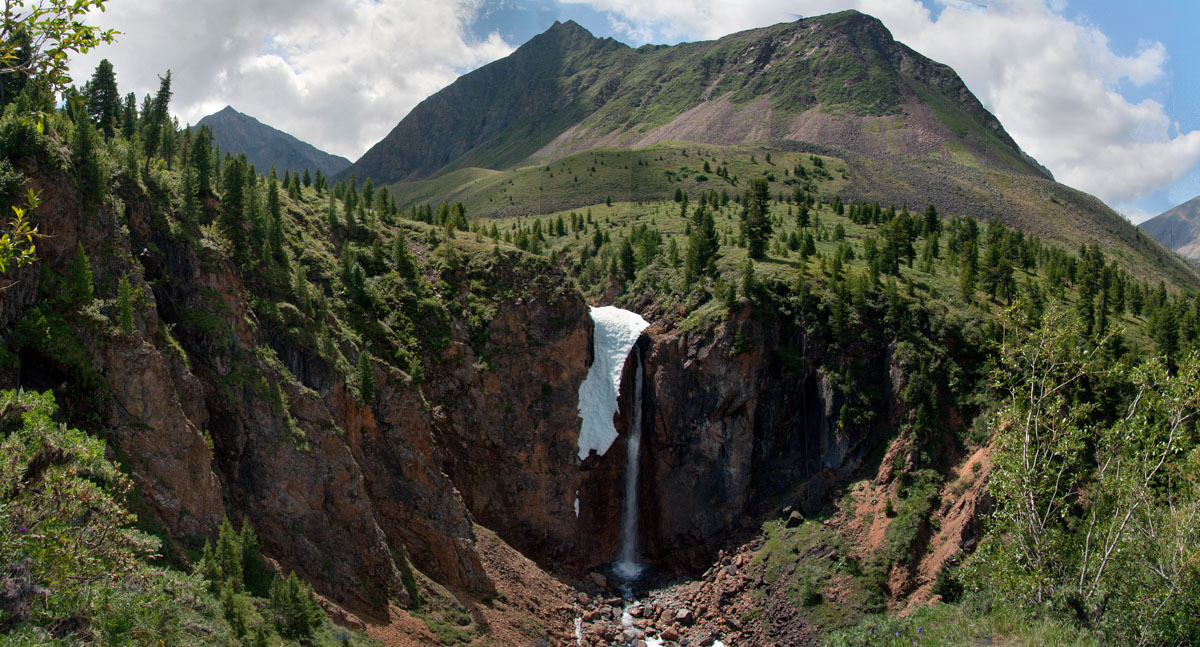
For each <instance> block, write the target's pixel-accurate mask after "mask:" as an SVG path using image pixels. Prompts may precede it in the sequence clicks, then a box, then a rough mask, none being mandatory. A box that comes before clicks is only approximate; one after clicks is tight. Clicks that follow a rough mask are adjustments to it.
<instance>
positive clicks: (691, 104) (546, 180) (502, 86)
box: [340, 11, 1200, 288]
mask: <svg viewBox="0 0 1200 647" xmlns="http://www.w3.org/2000/svg"><path fill="white" fill-rule="evenodd" d="M688 148H691V149H693V150H695V149H697V148H701V149H703V150H705V151H709V152H712V153H714V154H715V156H716V157H717V158H718V159H720V160H725V159H729V160H730V161H731V163H732V164H734V165H737V164H738V162H737V161H736V159H742V160H748V159H750V156H751V155H753V154H756V158H757V159H758V160H759V161H764V160H765V157H766V155H767V154H768V153H770V152H772V151H774V153H775V155H776V156H777V157H778V156H779V155H780V154H781V153H804V154H807V153H815V154H820V155H826V156H829V157H832V158H836V159H838V160H839V161H838V162H837V164H836V165H837V166H838V167H839V168H841V169H842V172H841V173H840V174H838V177H839V178H841V179H842V180H844V181H843V182H840V183H838V184H836V185H834V186H833V187H830V188H831V189H832V190H834V191H836V193H837V195H838V196H840V197H841V198H842V199H843V200H847V201H851V200H853V201H860V202H880V203H882V204H884V205H887V204H894V205H896V206H902V205H908V206H910V207H914V208H923V207H924V205H926V204H934V205H936V206H937V207H938V209H939V210H941V211H942V212H944V213H950V214H957V215H969V216H972V217H975V218H980V219H993V218H995V219H999V220H1000V221H1001V222H1003V223H1004V224H1005V225H1006V226H1009V227H1014V228H1018V229H1022V230H1024V231H1026V232H1028V233H1030V234H1033V235H1037V236H1040V237H1043V238H1046V239H1049V240H1054V241H1057V242H1058V243H1060V244H1062V245H1065V246H1067V247H1071V248H1078V247H1079V246H1081V245H1084V244H1091V243H1094V244H1099V245H1101V246H1102V247H1104V248H1105V249H1107V250H1110V253H1112V254H1114V255H1115V256H1117V257H1119V258H1121V259H1123V260H1124V261H1125V262H1126V263H1127V266H1128V267H1130V268H1131V270H1132V271H1134V272H1135V273H1137V274H1138V275H1139V276H1143V277H1145V278H1150V279H1155V280H1159V279H1162V280H1166V281H1169V282H1171V283H1173V284H1178V285H1187V286H1191V287H1193V288H1196V287H1200V279H1198V278H1197V276H1196V274H1195V272H1194V271H1193V270H1192V269H1191V268H1190V267H1188V266H1187V265H1186V264H1185V263H1183V262H1182V261H1180V260H1179V259H1178V258H1176V257H1175V256H1174V255H1173V254H1171V253H1170V252H1169V251H1168V250H1167V249H1165V248H1163V247H1162V246H1161V245H1158V244H1157V243H1156V242H1155V241H1153V240H1151V239H1149V238H1148V237H1145V236H1141V235H1140V234H1139V232H1138V231H1137V229H1136V228H1135V227H1133V226H1132V225H1130V224H1129V223H1128V222H1127V221H1125V219H1124V218H1122V217H1121V216H1120V215H1119V214H1117V213H1115V212H1114V211H1112V210H1111V209H1109V208H1108V207H1107V206H1105V205H1104V204H1103V203H1101V202H1100V201H1099V200H1096V199H1095V198H1093V197H1092V196H1089V195H1086V194H1083V193H1081V192H1079V191H1076V190H1074V189H1071V188H1069V187H1065V186H1063V185H1061V184H1058V183H1057V182H1054V180H1053V178H1051V177H1050V175H1049V173H1048V172H1046V171H1045V170H1044V169H1043V168H1042V167H1041V166H1040V165H1038V164H1037V163H1036V162H1035V161H1034V160H1032V159H1031V158H1029V157H1028V156H1026V155H1025V154H1024V153H1023V152H1022V151H1021V150H1020V148H1019V147H1018V146H1017V145H1016V143H1015V142H1014V141H1013V140H1012V138H1011V137H1010V136H1009V135H1008V134H1007V133H1006V132H1005V130H1004V128H1003V126H1002V125H1001V124H1000V122H999V121H997V120H996V118H995V117H994V116H993V115H991V113H989V112H988V111H987V110H986V109H984V107H983V106H982V104H980V102H979V101H978V99H976V98H975V96H974V95H973V94H971V92H970V91H969V90H968V89H967V87H966V86H965V85H964V84H963V83H962V80H961V79H960V78H959V77H958V75H957V74H955V73H954V71H953V70H952V69H950V68H949V67H947V66H945V65H942V64H939V63H936V62H934V61H931V60H929V59H928V58H925V57H924V56H921V55H920V54H918V53H916V52H914V51H913V50H912V49H910V48H908V47H906V46H905V45H903V44H901V43H898V42H896V41H895V40H894V39H893V38H892V36H891V34H890V33H889V32H888V31H887V29H886V28H884V26H883V24H882V23H880V22H879V21H878V20H876V19H875V18H872V17H870V16H866V15H863V14H861V13H858V12H854V11H849V12H842V13H838V14H831V15H827V16H820V17H815V18H807V19H804V20H800V21H797V22H794V23H785V24H779V25H775V26H772V27H766V28H762V29H754V30H750V31H746V32H741V33H737V34H733V35H730V36H727V37H725V38H722V39H719V40H716V41H709V42H700V43H684V44H681V45H677V46H672V47H666V46H645V47H641V48H638V49H632V48H629V47H627V46H625V45H622V44H621V43H618V42H616V41H614V40H612V39H598V38H595V37H593V36H592V35H591V34H590V33H588V32H587V31H586V30H585V29H583V28H582V27H580V26H579V25H577V24H575V23H573V22H567V23H559V24H555V26H553V27H551V28H550V29H549V30H547V31H546V32H545V33H543V34H541V35H539V36H537V37H535V38H533V39H532V40H530V41H529V42H528V43H526V44H525V45H523V46H522V47H520V48H519V49H518V50H517V51H516V52H514V53H513V54H512V55H511V56H509V57H507V58H505V59H502V60H499V61H496V62H494V63H492V64H490V65H487V66H484V67H483V68H480V69H479V70H476V71H474V72H471V73H470V74H466V75H464V76H463V77H461V78H459V79H458V80H457V81H455V82H454V83H453V84H451V85H450V86H448V87H446V88H445V89H444V90H442V91H440V92H438V93H436V94H434V95H433V96H431V97H429V98H428V99H426V100H425V101H424V102H422V103H421V104H420V105H418V106H417V107H416V108H414V109H413V111H412V112H411V113H409V115H407V116H406V117H405V118H404V119H403V120H402V121H401V122H400V123H399V124H398V125H397V126H396V128H395V129H394V130H393V131H392V132H391V133H390V134H389V135H388V136H387V137H386V138H384V139H383V140H382V141H381V142H379V143H378V144H376V145H375V146H374V147H373V148H372V149H371V150H369V151H368V152H367V153H366V154H365V155H363V157H362V158H361V159H359V160H358V161H357V162H356V163H355V164H354V166H352V167H351V168H350V169H347V170H346V171H344V172H343V173H342V174H341V176H340V177H343V178H347V177H349V175H350V174H352V173H353V174H355V175H357V177H358V178H359V179H363V178H366V177H372V178H373V179H374V181H375V182H376V184H377V185H378V184H380V183H392V184H391V188H392V190H393V192H394V193H395V194H396V195H397V196H398V197H399V199H401V200H402V202H403V203H404V205H405V206H411V205H412V204H414V203H417V202H421V201H431V202H436V201H441V200H451V201H456V200H463V201H464V202H465V203H466V205H467V207H468V213H470V214H471V215H472V216H484V217H489V216H496V215H510V214H515V213H518V212H520V213H526V214H543V213H551V212H554V211H557V210H560V209H563V208H578V207H581V206H583V205H586V204H589V203H594V202H596V201H598V200H604V199H606V198H607V197H613V198H621V199H628V200H648V199H661V198H664V197H668V196H669V195H670V194H671V193H673V192H674V191H675V189H676V188H681V189H682V190H684V191H687V192H692V193H694V192H696V191H699V190H702V189H707V188H725V189H727V190H729V191H730V192H733V193H736V192H738V191H740V190H741V189H742V188H744V184H743V185H742V186H741V187H738V186H735V184H734V182H735V181H736V180H734V179H720V178H716V177H714V175H713V174H712V173H711V172H709V173H705V172H703V170H702V169H701V168H700V167H699V165H694V164H689V162H688V160H686V159H683V158H684V157H686V151H687V149H688ZM671 150H674V151H675V152H674V153H670V152H668V151H671ZM618 151H629V154H627V155H625V158H626V160H625V162H624V163H620V164H618V166H617V167H616V168H615V169H614V168H612V167H609V168H601V167H600V165H599V164H594V163H589V161H588V160H591V159H592V158H597V157H605V156H607V157H613V156H617V157H620V155H619V154H618ZM735 158H736V159H735ZM556 165H557V166H558V168H559V169H560V172H559V173H552V172H551V170H550V169H551V168H552V167H555V166H556ZM626 167H628V168H626ZM539 168H541V169H542V171H543V174H542V175H541V176H538V177H535V176H534V175H533V173H534V171H535V170H537V169H539ZM593 169H594V170H593ZM585 170H586V171H587V173H586V174H585V175H582V176H581V175H580V173H581V172H582V171H585ZM566 171H569V173H567V174H566V175H564V174H563V172H566ZM617 171H627V172H625V173H624V174H618V173H617ZM771 171H773V179H772V190H773V191H775V192H779V191H784V192H789V191H791V190H792V189H793V188H794V187H793V186H792V185H791V184H790V181H789V180H788V179H787V178H786V177H785V176H783V174H782V168H779V167H774V168H772V167H770V166H769V165H766V166H762V167H759V168H757V169H756V170H754V174H755V175H758V174H766V173H770V172H771ZM731 175H733V176H738V175H739V173H738V172H737V169H734V170H733V171H732V172H731ZM747 179H748V178H747V176H746V175H745V173H741V174H740V180H741V181H742V182H743V183H744V182H745V181H746V180H747ZM679 180H682V182H679ZM704 180H709V182H708V183H707V184H705V183H704ZM825 197H826V198H829V199H832V198H833V197H834V194H832V193H830V194H826V195H825Z"/></svg>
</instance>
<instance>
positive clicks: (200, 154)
mask: <svg viewBox="0 0 1200 647" xmlns="http://www.w3.org/2000/svg"><path fill="white" fill-rule="evenodd" d="M188 161H189V162H190V163H191V165H192V168H194V169H196V195H198V196H200V197H202V198H203V197H207V196H211V195H212V184H213V150H212V131H211V130H209V129H208V126H201V127H199V128H197V129H196V135H195V136H194V137H193V138H192V143H191V146H190V150H189V152H188Z"/></svg>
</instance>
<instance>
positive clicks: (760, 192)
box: [742, 178, 772, 259]
mask: <svg viewBox="0 0 1200 647" xmlns="http://www.w3.org/2000/svg"><path fill="white" fill-rule="evenodd" d="M770 201H771V188H770V186H769V185H768V184H767V180H766V179H764V178H755V179H754V180H752V181H751V182H750V188H749V189H747V190H746V195H745V197H744V198H743V199H742V235H743V236H745V237H746V242H747V244H748V247H747V252H748V253H749V255H750V258H753V259H761V258H763V257H764V256H765V255H766V249H767V240H768V239H769V238H770V236H771V231H772V225H771V217H770V214H769V212H768V207H769V204H770Z"/></svg>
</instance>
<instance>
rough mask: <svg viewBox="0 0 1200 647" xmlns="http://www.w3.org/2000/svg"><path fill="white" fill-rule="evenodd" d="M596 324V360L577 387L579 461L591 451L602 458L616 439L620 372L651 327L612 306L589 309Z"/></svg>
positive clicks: (634, 314)
mask: <svg viewBox="0 0 1200 647" xmlns="http://www.w3.org/2000/svg"><path fill="white" fill-rule="evenodd" d="M591 314H592V321H594V322H595V323H596V331H595V334H594V335H593V337H594V338H595V341H594V343H593V349H594V353H593V354H594V355H595V359H594V360H593V361H592V367H591V369H589V370H588V374H587V378H585V379H584V380H583V383H582V384H580V385H579V417H580V418H582V419H583V425H582V426H581V428H580V430H579V460H583V459H585V458H587V457H588V454H589V453H591V451H592V450H595V451H596V453H597V454H599V455H601V456H603V455H604V452H607V451H608V448H609V447H610V446H612V443H613V441H614V440H616V439H617V429H616V427H614V426H613V414H615V413H616V412H617V394H618V393H620V390H621V369H622V368H624V366H625V358H626V357H628V356H629V351H631V350H633V345H634V344H635V343H637V340H638V337H640V336H641V335H642V331H643V330H645V329H646V328H647V327H649V326H650V324H648V323H646V320H645V319H642V316H641V315H639V314H637V313H635V312H630V311H628V310H622V309H620V308H615V307H612V306H605V307H603V308H592V309H591Z"/></svg>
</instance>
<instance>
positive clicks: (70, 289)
mask: <svg viewBox="0 0 1200 647" xmlns="http://www.w3.org/2000/svg"><path fill="white" fill-rule="evenodd" d="M66 278H67V289H66V294H67V296H68V299H69V300H70V302H71V303H72V304H73V305H74V306H75V307H76V308H82V307H83V306H86V305H88V304H89V303H91V302H92V298H93V296H94V294H95V291H96V288H95V284H94V282H93V279H92V262H91V260H89V259H88V256H87V252H85V251H84V250H83V243H82V242H79V243H76V244H75V256H74V257H72V258H71V262H70V263H69V264H68V265H67V277H66Z"/></svg>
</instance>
